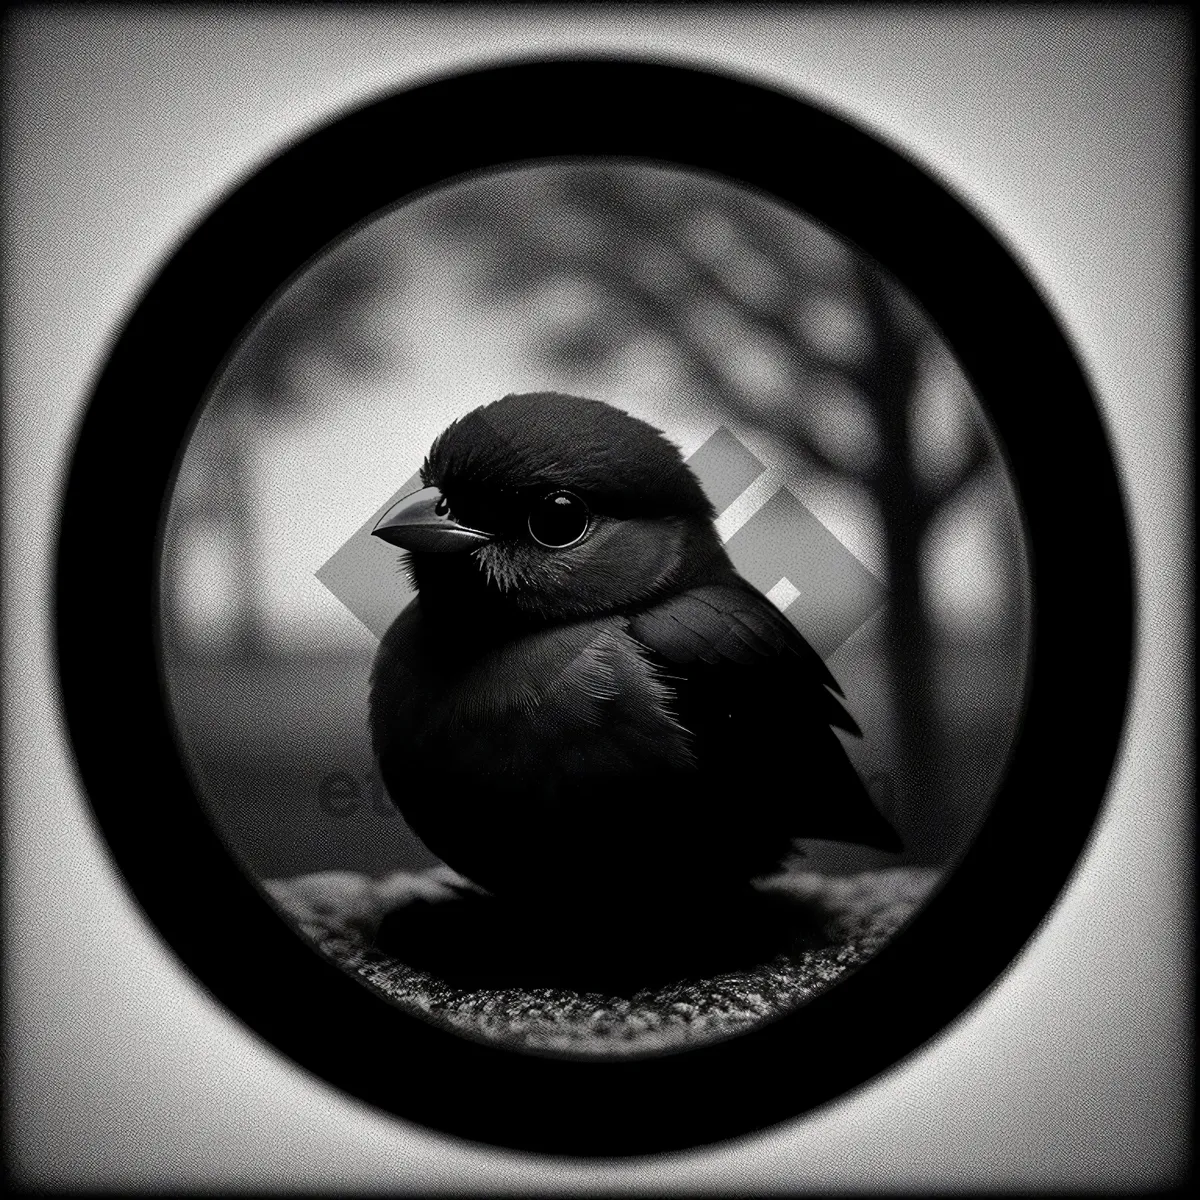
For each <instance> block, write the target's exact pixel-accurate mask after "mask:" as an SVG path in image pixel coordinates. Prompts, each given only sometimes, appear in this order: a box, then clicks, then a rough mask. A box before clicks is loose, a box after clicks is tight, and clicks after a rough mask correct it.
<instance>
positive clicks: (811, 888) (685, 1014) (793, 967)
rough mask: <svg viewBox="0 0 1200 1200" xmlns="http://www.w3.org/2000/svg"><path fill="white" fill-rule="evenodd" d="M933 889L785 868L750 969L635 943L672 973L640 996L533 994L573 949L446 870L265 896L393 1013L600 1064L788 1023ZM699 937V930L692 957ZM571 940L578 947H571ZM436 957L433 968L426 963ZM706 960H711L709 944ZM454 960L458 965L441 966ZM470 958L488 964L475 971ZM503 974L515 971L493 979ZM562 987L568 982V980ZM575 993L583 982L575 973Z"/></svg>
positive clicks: (923, 872) (906, 871) (615, 987)
mask: <svg viewBox="0 0 1200 1200" xmlns="http://www.w3.org/2000/svg"><path fill="white" fill-rule="evenodd" d="M939 877H940V872H938V871H936V870H930V869H926V868H915V867H898V868H893V869H891V870H883V871H869V872H863V873H861V874H857V875H848V876H826V875H820V874H817V873H814V872H811V871H804V870H802V869H798V868H794V869H792V870H789V871H787V872H785V873H783V874H780V875H777V876H775V877H772V878H771V879H769V880H764V881H761V882H760V883H759V884H758V885H757V888H756V893H755V897H754V900H753V902H752V903H753V905H754V906H756V907H754V909H753V912H751V910H750V909H749V908H747V909H746V910H745V913H744V914H743V915H747V914H748V915H750V916H751V917H752V920H753V933H754V935H757V936H756V937H754V938H752V940H753V941H754V947H753V949H752V951H751V952H750V956H751V958H752V961H749V962H747V961H746V954H745V953H743V954H741V955H740V956H739V955H737V954H735V953H733V951H732V949H730V948H729V947H726V950H727V951H728V953H727V955H726V957H727V959H728V961H727V962H726V961H725V960H724V959H723V957H722V953H721V952H720V951H719V950H718V951H717V952H714V953H715V955H716V956H715V958H714V957H713V953H709V954H708V955H707V956H705V955H703V954H700V953H699V952H697V953H696V955H695V956H694V958H689V956H688V954H684V955H683V956H682V957H678V958H672V957H671V956H670V954H669V953H667V952H666V947H665V945H660V946H653V945H651V947H650V949H647V945H648V944H649V943H648V942H647V939H646V938H645V937H643V938H642V939H641V943H640V944H641V950H640V952H639V953H641V954H642V955H643V958H642V960H641V961H645V962H650V961H653V962H654V963H655V965H657V966H659V967H661V968H662V971H665V973H666V978H660V979H658V980H656V981H655V982H654V983H653V984H651V985H649V986H637V985H636V984H621V983H611V982H610V983H608V984H607V986H605V983H604V982H601V983H600V984H591V985H589V984H587V983H582V984H577V985H575V986H568V985H564V984H563V983H562V982H561V981H559V980H556V981H555V982H553V983H551V984H550V985H549V986H542V983H543V980H542V979H541V978H539V974H538V971H537V970H536V969H535V968H534V967H533V966H530V967H528V974H527V976H524V977H523V976H522V971H523V970H526V968H525V967H523V966H522V965H521V964H522V963H524V962H530V963H537V964H538V965H540V960H538V959H537V958H536V956H538V955H544V956H545V958H546V959H551V958H557V959H558V960H559V961H566V958H565V957H564V956H565V954H566V953H567V951H568V950H570V949H575V950H578V947H565V946H564V944H563V938H562V933H563V927H562V926H559V927H558V928H557V931H556V932H549V933H548V932H546V929H545V928H544V927H542V926H540V925H534V923H533V922H532V921H530V920H524V921H517V922H514V921H513V920H512V919H511V914H506V918H507V919H506V921H505V922H504V923H498V922H497V920H496V917H495V911H494V908H492V907H489V906H494V902H493V901H492V900H491V899H490V898H489V897H485V896H482V895H481V894H479V893H477V892H475V891H474V889H472V888H471V886H470V885H469V884H467V883H466V882H465V881H463V880H462V879H461V878H460V877H458V876H457V875H455V874H454V873H453V872H451V871H449V870H448V869H447V868H444V867H443V868H434V869H432V870H430V871H426V872H422V873H420V874H412V873H409V872H397V873H395V874H392V875H389V876H386V877H384V878H382V879H379V880H373V879H371V878H370V877H369V876H366V875H356V874H350V873H344V872H326V873H321V874H315V875H302V876H298V877H296V878H293V879H284V880H269V881H267V882H266V884H265V886H266V888H267V890H268V892H269V893H270V894H271V896H272V897H273V898H274V900H275V901H276V903H277V904H278V905H279V907H280V908H281V909H282V910H283V911H284V912H285V913H286V914H287V915H288V916H290V917H291V918H292V920H293V921H294V922H295V923H296V924H297V925H298V926H299V928H300V930H301V932H302V933H304V934H305V935H306V936H308V937H310V938H312V939H313V940H314V941H315V942H316V943H317V945H318V946H319V947H320V949H321V950H322V951H323V952H324V953H325V954H327V955H328V956H329V957H330V958H332V959H333V960H334V961H335V962H337V963H339V964H340V965H341V966H343V967H344V968H345V969H346V970H348V971H351V972H354V973H355V974H357V975H359V976H361V977H362V978H363V979H364V980H366V982H367V983H368V984H370V985H371V986H372V987H374V988H377V989H378V990H379V991H380V992H381V993H383V994H384V995H385V996H387V997H388V998H389V999H391V1000H392V1001H394V1002H395V1003H397V1004H398V1005H400V1006H401V1007H403V1008H406V1009H408V1010H409V1011H411V1012H414V1013H418V1014H420V1015H421V1016H423V1017H425V1018H426V1019H429V1020H432V1021H434V1022H437V1023H440V1024H444V1025H447V1026H450V1027H452V1028H453V1029H455V1030H457V1031H458V1032H460V1033H463V1034H467V1035H469V1036H475V1037H479V1038H482V1039H486V1040H490V1041H501V1042H505V1043H508V1044H510V1045H512V1046H513V1047H514V1048H520V1049H524V1050H531V1051H542V1052H559V1053H566V1054H571V1055H576V1056H586V1057H596V1056H603V1057H607V1056H612V1055H629V1054H642V1053H654V1052H661V1051H663V1050H673V1049H681V1048H684V1047H686V1046H687V1045H690V1044H695V1043H696V1042H703V1041H709V1040H711V1039H713V1038H721V1037H726V1036H729V1035H731V1034H736V1033H738V1032H740V1031H742V1030H745V1029H746V1028H748V1027H749V1026H751V1025H753V1024H755V1023H756V1022H758V1021H762V1020H765V1019H769V1018H772V1017H776V1016H779V1015H781V1014H783V1013H785V1012H787V1011H789V1010H791V1009H793V1008H794V1007H795V1006H796V1005H797V1004H798V1003H800V1002H802V1001H804V1000H806V999H809V998H810V997H812V996H814V995H816V994H817V993H818V992H820V991H822V990H823V989H825V988H827V987H828V986H829V985H830V984H832V983H834V982H835V981H836V980H837V979H838V977H839V976H840V975H842V974H843V973H844V972H845V971H847V970H848V969H850V968H852V967H854V966H856V965H858V964H859V963H862V962H863V961H865V960H866V959H867V958H869V957H870V955H871V954H873V953H874V952H875V951H876V950H877V949H878V948H879V947H880V946H881V945H882V944H883V943H884V942H885V941H887V940H888V938H890V937H891V936H892V935H893V934H894V933H895V932H896V931H897V930H898V929H899V928H900V926H901V925H903V924H904V922H905V921H906V920H907V919H908V918H909V917H910V916H911V915H912V914H913V912H914V911H915V910H916V909H917V908H918V907H919V906H920V904H921V903H922V902H923V901H924V900H925V899H926V898H927V897H928V895H929V893H930V892H931V890H932V889H933V887H934V886H935V885H936V883H937V881H938V879H939ZM527 915H528V914H527ZM518 926H519V927H518ZM571 928H573V927H571ZM632 928H633V926H632V925H631V926H630V930H629V931H628V932H632ZM668 928H669V927H668ZM749 929H750V926H749V925H736V924H733V923H731V924H730V925H729V926H728V927H727V928H725V929H724V930H723V931H722V932H720V933H716V934H714V935H713V937H712V938H711V939H708V942H709V943H711V942H714V941H722V940H724V941H725V942H730V939H731V938H736V937H739V936H741V935H742V934H743V933H745V934H746V935H747V936H748V937H750V936H751V935H750V934H749V933H748V932H747V931H748V930H749ZM431 930H432V931H433V932H432V934H431V933H430V931H431ZM763 930H766V932H765V933H764V932H763ZM389 931H390V932H389ZM414 931H423V932H421V933H419V934H418V933H414ZM639 932H641V931H639ZM472 934H474V936H472ZM539 935H541V936H539ZM660 936H661V937H662V938H663V940H664V943H665V942H666V941H667V940H674V936H675V935H674V934H673V933H671V932H668V931H667V930H663V931H662V932H661V933H660ZM506 937H511V938H512V939H513V940H512V942H511V943H506V941H505V939H506ZM706 937H707V934H706V931H705V929H704V928H701V929H700V930H699V935H698V938H696V939H693V944H699V942H701V941H704V940H705V939H706ZM567 940H574V939H572V938H571V937H570V934H568V938H567ZM397 942H399V943H402V944H403V945H407V946H408V947H409V948H410V950H411V953H405V958H406V961H401V959H400V958H399V957H397V956H396V952H395V950H394V948H395V945H396V943H397ZM607 944H608V945H609V946H610V948H611V945H612V943H607ZM622 944H623V943H622ZM431 946H435V947H436V949H437V952H438V954H440V955H442V957H441V958H440V959H439V958H438V957H437V956H436V955H434V956H431ZM706 948H707V949H708V950H710V951H711V944H709V945H707V946H706ZM401 952H403V951H401ZM456 952H458V953H459V954H460V955H461V957H462V958H463V959H464V960H465V961H463V962H459V963H454V962H453V961H452V960H450V959H447V958H446V957H445V956H446V955H447V954H450V955H453V954H455V953H456ZM586 953H587V951H586V950H585V951H584V954H585V955H586ZM472 955H476V956H477V957H478V958H479V960H480V962H481V963H482V959H484V958H490V960H491V961H490V962H489V963H488V964H484V965H480V966H479V967H478V969H477V970H476V969H474V968H473V965H472V961H471V957H472ZM651 955H652V958H651V957H650V956H651ZM502 960H503V961H504V962H505V963H506V964H515V965H511V970H508V971H500V970H499V968H498V965H497V964H498V963H500V962H501V961H502ZM575 961H576V965H577V966H578V961H577V959H576V960H575ZM415 963H420V965H419V966H418V965H414V964H415ZM663 963H667V964H669V965H667V966H665V967H664V966H663ZM700 964H703V968H704V969H701V967H700ZM561 974H563V975H564V977H565V978H566V979H567V980H570V979H571V978H572V976H571V975H570V973H569V972H568V970H567V968H565V967H564V968H563V971H562V972H561ZM447 976H450V978H447ZM513 976H516V978H513ZM551 978H555V977H554V976H553V974H552V976H551ZM579 978H581V979H584V980H586V979H588V978H589V976H588V975H587V974H586V972H583V973H582V974H579ZM598 978H599V979H600V980H601V981H605V980H606V979H607V978H608V977H606V976H604V975H603V974H602V975H600V976H599V977H598Z"/></svg>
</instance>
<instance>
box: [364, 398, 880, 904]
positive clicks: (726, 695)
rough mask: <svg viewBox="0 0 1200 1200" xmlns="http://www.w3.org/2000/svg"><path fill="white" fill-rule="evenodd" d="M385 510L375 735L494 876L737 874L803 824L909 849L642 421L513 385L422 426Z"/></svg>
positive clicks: (708, 514)
mask: <svg viewBox="0 0 1200 1200" xmlns="http://www.w3.org/2000/svg"><path fill="white" fill-rule="evenodd" d="M421 480H422V482H423V483H424V485H425V486H424V487H423V488H422V489H421V490H420V491H417V492H415V493H413V494H412V495H410V496H407V497H405V498H404V499H402V500H400V501H399V502H398V503H397V504H396V505H395V506H394V507H393V508H392V509H391V510H389V511H388V512H387V513H386V514H385V515H384V516H383V518H382V519H381V520H380V521H379V523H378V524H377V525H376V527H375V529H374V531H373V532H374V534H375V535H376V536H377V537H380V538H383V539H384V540H385V541H388V542H390V543H392V544H394V545H396V546H400V547H402V548H404V549H405V550H407V551H408V558H407V568H408V570H409V571H410V573H411V576H412V579H413V582H414V583H415V585H416V588H417V593H418V594H417V596H416V598H415V599H414V600H413V601H412V602H411V603H410V604H409V605H408V606H407V607H406V608H405V609H404V611H403V612H402V613H401V614H400V615H399V616H398V617H397V618H396V620H395V622H394V623H393V624H392V626H391V628H390V629H389V630H388V632H387V634H386V636H385V637H384V639H383V642H382V645H381V646H380V648H379V652H378V655H377V657H376V660H375V666H374V671H373V675H372V684H371V729H372V735H373V741H374V748H375V752H376V755H377V756H378V760H379V764H380V768H381V772H382V775H383V779H384V782H385V783H386V785H387V788H388V791H389V793H390V795H391V797H392V799H393V800H394V801H395V803H396V804H397V806H398V807H399V808H400V810H401V811H402V812H403V814H404V816H405V817H406V818H407V819H408V821H409V823H410V824H411V826H412V828H413V829H414V830H415V832H416V833H417V834H418V836H419V837H420V838H421V839H422V840H423V841H424V842H425V843H426V845H427V846H428V847H429V848H430V849H431V850H432V851H433V852H434V853H435V854H437V855H438V856H439V857H440V858H442V859H443V860H444V861H445V862H446V863H448V864H449V865H450V866H451V867H453V868H454V869H455V870H457V871H459V872H460V873H461V874H463V875H465V876H467V878H469V879H470V880H472V881H474V882H475V883H476V884H478V885H480V886H482V887H483V888H485V889H487V890H488V891H490V892H492V893H493V894H494V895H497V896H500V897H513V898H517V899H521V898H525V899H528V898H529V897H532V896H540V897H542V898H543V902H547V901H548V902H550V903H554V902H558V903H561V904H563V905H568V906H569V905H572V904H581V905H586V904H599V905H602V906H604V905H612V904H617V903H622V902H634V903H637V904H643V903H644V902H646V901H655V900H663V899H665V898H667V897H671V896H674V897H676V898H678V897H681V896H683V897H688V896H692V897H694V896H699V895H708V896H713V895H717V894H720V893H722V892H723V891H732V890H736V889H744V888H745V887H746V885H747V884H748V881H749V880H751V879H752V878H754V877H756V876H760V875H764V874H767V873H769V872H771V871H772V870H773V869H775V868H776V867H777V866H778V864H779V863H780V861H781V860H782V859H783V858H784V857H785V856H786V855H787V854H788V853H789V852H790V851H791V849H792V842H793V839H795V838H828V839H834V840H839V841H847V842H858V843H863V844H866V845H870V846H876V847H879V848H882V849H885V850H899V849H900V842H899V839H898V838H897V837H896V834H895V833H894V832H893V830H892V829H891V827H890V826H889V825H888V824H887V822H886V821H885V820H884V819H883V818H882V817H881V816H880V815H879V813H878V812H877V811H876V810H875V808H874V807H873V805H872V803H871V801H870V799H869V797H868V795H867V792H866V790H865V788H864V787H863V784H862V782H861V781H860V779H859V778H858V776H857V774H856V773H855V771H854V768H853V767H852V766H851V764H850V761H849V759H848V758H847V756H846V753H845V751H844V750H843V748H842V746H841V744H840V742H839V741H838V739H837V737H836V735H835V734H834V732H833V729H832V728H831V727H834V726H836V727H837V728H840V729H843V730H845V731H847V732H848V733H851V734H855V735H858V734H859V729H858V727H857V725H856V724H855V722H854V720H853V719H852V718H851V716H850V715H849V714H848V713H847V711H846V709H845V708H844V707H843V705H842V703H841V702H840V701H839V700H838V699H837V696H840V695H841V691H840V689H839V687H838V685H837V683H836V681H835V680H834V678H833V676H832V675H831V674H830V673H829V671H828V669H827V668H826V667H825V665H824V663H823V662H822V661H821V659H820V658H819V657H818V655H817V654H816V653H815V652H814V651H813V649H812V648H811V647H810V646H809V645H808V643H807V642H806V641H805V640H804V638H803V637H802V636H801V635H800V634H799V633H797V632H796V630H795V629H794V628H793V626H792V625H791V623H790V622H789V621H788V620H787V618H786V617H784V616H783V615H782V614H781V613H780V612H779V611H778V610H777V609H776V608H775V607H774V606H773V605H772V604H771V603H770V601H768V600H767V599H766V598H765V597H764V596H763V595H762V594H761V593H760V592H759V591H757V590H756V589H755V588H754V587H752V586H751V585H750V584H749V583H747V582H746V581H745V580H744V579H742V578H741V577H740V576H739V575H738V574H737V572H736V570H735V569H734V567H733V564H732V563H731V562H730V560H729V557H728V555H727V554H726V553H725V550H724V548H723V546H722V545H721V541H720V538H719V537H718V535H717V532H716V530H715V529H714V527H713V516H714V513H713V509H712V506H711V504H710V503H709V501H708V499H707V498H706V497H705V495H704V492H703V491H702V489H701V487H700V484H699V483H698V481H697V480H696V478H695V476H694V475H693V474H692V472H691V470H690V469H689V468H688V466H687V465H686V463H685V462H684V461H683V460H682V458H681V456H680V454H679V452H678V450H677V449H676V448H675V447H674V446H673V445H672V444H671V443H670V442H669V441H667V440H666V438H665V437H663V435H662V434H661V433H660V432H659V431H658V430H656V429H655V428H654V427H653V426H651V425H649V424H647V423H646V422H644V421H641V420H638V419H636V418H634V417H631V416H629V415H628V414H626V413H624V412H622V411H620V410H619V409H617V408H614V407H612V406H610V405H607V404H604V403H601V402H599V401H595V400H585V399H580V398H577V397H573V396H564V395H558V394H554V393H535V394H532V395H512V396H505V397H504V398H503V399H502V400H498V401H496V402H495V403H493V404H488V405H485V406H483V407H481V408H478V409H475V410H474V411H473V412H471V413H469V414H467V415H466V416H464V417H463V418H461V419H460V420H458V421H455V422H454V423H453V424H452V425H450V426H449V428H447V429H446V430H445V431H444V432H443V433H442V434H441V435H439V437H438V438H437V439H436V440H435V441H434V443H433V445H432V447H431V448H430V451H429V455H428V458H427V459H426V460H425V464H424V466H423V467H422V469H421Z"/></svg>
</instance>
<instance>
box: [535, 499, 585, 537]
mask: <svg viewBox="0 0 1200 1200" xmlns="http://www.w3.org/2000/svg"><path fill="white" fill-rule="evenodd" d="M588 521H589V517H588V508H587V505H586V504H584V502H583V501H582V500H580V498H579V497H578V496H576V495H574V494H573V493H571V492H551V493H550V495H549V496H543V497H542V498H541V499H540V500H539V501H537V503H536V504H534V506H533V508H532V509H530V512H529V533H530V535H531V536H532V537H533V540H534V541H535V542H537V543H538V544H539V545H541V546H548V547H549V548H550V549H552V550H563V549H565V548H566V547H567V546H573V545H575V543H576V542H579V541H582V540H583V535H584V534H585V533H587V531H588Z"/></svg>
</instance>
